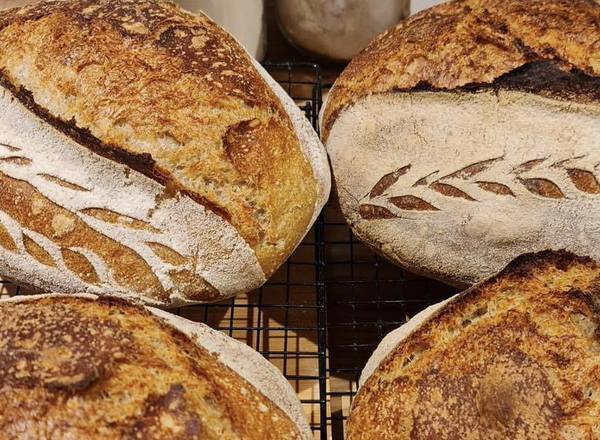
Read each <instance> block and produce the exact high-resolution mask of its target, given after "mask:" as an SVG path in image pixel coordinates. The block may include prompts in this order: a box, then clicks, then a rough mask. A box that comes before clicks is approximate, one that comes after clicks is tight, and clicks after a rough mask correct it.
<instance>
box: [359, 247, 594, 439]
mask: <svg viewBox="0 0 600 440" xmlns="http://www.w3.org/2000/svg"><path fill="white" fill-rule="evenodd" d="M599 335H600V265H599V264H598V263H597V262H594V261H593V260H591V259H589V258H582V257H577V256H575V255H573V254H569V253H567V252H542V253H539V254H529V255H524V256H522V257H519V258H518V259H517V260H515V261H513V262H512V263H511V264H510V265H509V266H508V267H507V268H506V269H505V270H504V271H502V272H501V273H500V274H498V275H497V276H494V277H493V278H491V279H489V280H487V281H485V282H483V283H480V284H478V285H476V286H474V287H473V288H471V289H469V290H467V291H465V292H463V293H462V294H460V295H457V296H455V297H453V298H451V299H450V300H448V301H446V302H444V303H441V304H438V305H435V306H432V307H431V308H429V309H427V310H425V311H423V312H422V313H421V314H419V315H417V316H415V317H414V318H413V319H412V320H410V321H409V322H408V323H407V324H405V325H404V326H402V327H400V328H399V329H397V330H395V331H393V332H391V333H390V334H388V335H387V336H386V337H385V338H384V340H383V341H382V342H381V344H380V345H379V347H378V348H377V349H376V350H375V352H374V353H373V355H372V356H371V358H370V359H369V362H368V363H367V366H366V367H365V369H364V370H363V373H362V376H361V379H360V387H359V391H358V394H357V395H356V397H355V399H354V401H353V404H352V410H351V413H350V416H349V418H348V422H347V438H348V440H357V439H364V440H366V439H386V440H394V439H414V440H418V439H455V438H460V439H470V438H472V439H498V440H500V439H514V440H528V439H559V438H560V439H565V440H575V439H597V438H600V423H598V421H599V420H600V399H599V396H600V337H599Z"/></svg>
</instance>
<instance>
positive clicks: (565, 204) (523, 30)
mask: <svg viewBox="0 0 600 440" xmlns="http://www.w3.org/2000/svg"><path fill="white" fill-rule="evenodd" d="M599 30H600V5H598V4H596V3H593V2H590V1H586V0H576V1H573V2H570V1H560V0H559V1H556V2H547V1H545V0H532V1H531V2H521V1H512V0H509V1H506V2H489V1H471V0H457V1H453V2H449V3H446V4H443V5H439V6H436V7H434V8H431V9H429V10H427V11H424V12H422V13H420V14H417V15H416V16H414V17H411V18H409V19H408V20H407V21H405V22H403V23H401V24H399V25H398V26H397V27H396V28H394V29H392V30H390V31H388V32H387V33H386V34H384V35H382V36H381V37H379V38H378V39H376V40H375V41H374V42H373V43H372V44H371V45H370V46H369V48H367V49H366V50H365V51H364V52H362V53H361V54H360V55H359V56H358V57H357V59H355V60H354V61H353V62H352V63H351V64H350V65H349V67H348V68H347V69H346V70H345V71H344V73H343V74H342V75H341V76H340V78H339V79H338V81H336V84H335V85H334V87H333V89H332V91H331V93H330V96H329V98H328V100H327V104H326V107H325V111H324V113H323V119H322V124H321V125H322V127H323V128H324V134H325V136H324V138H325V139H326V147H327V151H328V153H329V157H330V160H331V165H332V168H333V171H334V176H335V179H336V187H337V190H338V197H339V201H340V207H341V210H342V213H343V214H344V217H345V219H346V220H347V222H348V223H349V224H350V226H351V227H352V230H353V232H354V233H355V234H356V236H357V237H359V238H360V239H362V240H364V241H365V242H367V243H369V245H371V246H372V247H374V248H376V249H378V251H379V252H380V253H382V254H383V255H384V256H386V257H387V258H389V259H390V260H391V261H393V262H394V263H396V264H399V265H401V266H402V267H405V268H406V269H408V270H410V271H412V272H415V273H418V274H422V275H425V276H428V277H432V278H436V279H439V280H441V281H444V282H446V283H448V284H452V285H456V286H461V287H466V286H469V285H472V284H473V283H476V282H479V281H481V280H482V279H485V278H487V277H489V276H491V275H492V274H494V273H496V272H497V271H498V270H500V269H501V268H502V267H504V266H505V265H506V264H508V263H509V262H510V261H511V260H512V259H514V258H515V257H516V256H518V255H521V254H523V253H525V252H535V251H541V250H544V249H567V250H569V251H571V252H574V253H577V254H582V255H590V256H591V257H593V258H600V221H599V219H600V204H599V203H598V198H599V197H600V174H598V172H599V171H600V143H599V139H600V124H599V123H598V122H599V121H600V76H599V74H598V72H597V70H598V62H599V60H598V58H597V54H598V53H600V50H599V49H600V46H599V45H600V43H599V42H600V33H599Z"/></svg>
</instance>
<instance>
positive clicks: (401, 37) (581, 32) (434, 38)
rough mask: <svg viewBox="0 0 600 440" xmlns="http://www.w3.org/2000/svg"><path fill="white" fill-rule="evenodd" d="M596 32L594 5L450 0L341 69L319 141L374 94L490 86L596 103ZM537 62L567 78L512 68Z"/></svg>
mask: <svg viewBox="0 0 600 440" xmlns="http://www.w3.org/2000/svg"><path fill="white" fill-rule="evenodd" d="M599 27H600V5H598V4H597V3H596V2H594V1H592V0H528V1H521V0H505V1H497V2H495V1H489V0H454V1H451V2H448V3H445V4H441V5H438V6H436V7H434V8H431V9H428V10H426V11H423V12H421V13H419V14H416V15H414V16H412V17H410V18H408V19H407V20H404V21H403V22H401V23H400V24H398V25H397V26H396V27H395V28H392V29H390V30H388V31H387V32H385V33H384V34H382V35H380V36H379V37H378V38H376V39H375V40H374V41H373V42H372V43H371V44H370V45H369V46H368V47H367V48H366V49H365V50H364V51H363V52H361V53H360V54H359V55H358V56H356V57H355V58H354V59H353V60H352V62H351V63H350V64H349V65H348V67H347V68H346V70H344V72H343V73H342V75H341V76H340V77H339V78H338V80H337V81H336V84H335V87H334V88H333V90H332V92H331V95H330V97H329V99H328V105H327V108H326V109H325V113H324V117H323V124H324V125H323V128H324V131H323V138H324V139H325V140H326V139H327V137H328V134H329V130H330V129H331V127H332V125H333V123H334V122H335V120H336V118H337V116H338V115H339V114H340V112H341V111H342V110H343V109H344V108H346V107H347V106H349V105H352V104H353V103H355V102H356V101H358V100H359V99H360V98H361V97H364V96H367V95H371V94H377V93H386V92H392V91H411V90H419V89H426V90H432V89H434V90H455V89H458V88H462V87H468V88H470V89H471V90H477V89H479V88H481V87H482V86H484V85H493V86H495V87H509V88H517V89H521V90H527V91H530V92H532V93H540V94H546V95H552V96H558V97H565V96H566V97H573V96H577V97H578V98H579V99H582V100H598V82H597V80H595V79H593V78H590V77H594V78H595V77H598V76H599V75H600V58H599V57H598V53H600V35H599V32H598V29H599ZM543 61H551V62H552V63H553V64H554V65H555V66H559V67H560V68H561V69H563V70H565V71H566V73H564V74H563V76H560V77H558V78H557V76H556V74H555V72H554V70H555V68H554V67H550V68H549V67H547V66H546V67H544V66H542V67H540V66H534V68H533V69H525V70H518V69H520V68H521V67H522V66H525V65H527V64H530V63H536V62H543ZM569 71H572V72H571V73H569ZM513 72H515V74H514V75H513ZM565 84H569V85H568V86H567V87H566V88H565V87H564V86H565Z"/></svg>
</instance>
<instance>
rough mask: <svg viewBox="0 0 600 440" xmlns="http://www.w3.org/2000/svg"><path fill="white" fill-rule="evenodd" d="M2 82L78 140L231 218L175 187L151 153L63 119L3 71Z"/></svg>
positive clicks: (40, 113)
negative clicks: (112, 141)
mask: <svg viewBox="0 0 600 440" xmlns="http://www.w3.org/2000/svg"><path fill="white" fill-rule="evenodd" d="M0 86H2V87H5V88H6V89H7V90H9V91H10V92H11V93H12V94H13V95H14V96H15V97H16V98H17V99H18V100H19V101H20V102H21V103H22V104H23V105H25V106H26V107H27V108H28V109H29V110H30V111H31V112H32V113H34V114H35V115H36V116H38V117H39V118H41V119H43V120H44V121H46V122H47V123H49V124H50V125H52V126H53V127H54V128H56V129H57V130H59V131H61V132H62V133H64V134H65V135H67V136H69V137H70V138H71V139H73V140H74V141H75V142H77V143H79V144H81V145H84V146H85V147H87V148H89V149H90V150H91V151H93V152H94V153H96V154H98V155H99V156H102V157H105V158H107V159H110V160H112V161H114V162H117V163H120V164H124V165H126V166H128V167H130V168H131V169H133V170H135V171H137V172H139V173H142V174H144V175H145V176H147V177H149V178H151V179H153V180H155V181H157V182H158V183H160V184H162V185H164V186H165V187H167V186H168V187H169V188H171V189H174V190H175V191H176V192H180V193H182V194H185V195H187V196H188V197H190V198H191V199H193V200H194V201H196V202H197V203H199V204H201V205H203V206H204V207H205V208H206V209H208V210H209V211H212V212H213V213H215V214H217V215H218V216H219V217H221V218H223V219H225V220H227V221H230V220H231V214H229V212H228V211H227V210H226V209H225V208H224V207H222V206H219V205H217V204H216V203H214V202H212V201H210V200H208V199H207V198H205V197H203V196H201V195H200V194H196V193H193V192H191V191H187V190H183V189H180V188H177V187H175V188H174V185H173V182H175V181H176V180H175V178H174V177H173V176H172V175H171V173H170V172H168V171H167V170H165V169H163V168H161V167H159V166H158V165H157V164H156V161H155V160H154V158H153V157H152V155H151V154H149V153H140V154H137V153H132V152H130V151H127V150H125V149H123V148H122V147H120V146H118V145H114V144H107V143H104V142H102V141H101V140H100V139H98V138H97V137H95V136H94V135H92V134H91V133H90V131H89V130H88V129H86V128H81V127H79V126H77V124H76V123H75V121H73V120H71V121H63V120H62V119H59V118H56V117H54V116H52V115H51V114H50V112H48V111H47V110H46V109H44V108H42V107H41V106H39V105H38V104H37V103H36V102H35V99H34V98H33V95H32V93H31V92H30V91H28V90H26V89H25V88H23V87H19V88H18V89H17V88H15V87H14V85H13V84H12V83H11V82H10V81H9V80H8V78H7V77H6V75H5V74H4V73H3V72H2V71H0Z"/></svg>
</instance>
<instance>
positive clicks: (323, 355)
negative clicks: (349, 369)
mask: <svg viewBox="0 0 600 440" xmlns="http://www.w3.org/2000/svg"><path fill="white" fill-rule="evenodd" d="M265 67H266V69H267V70H268V71H269V73H270V74H271V76H273V78H275V79H276V80H277V81H278V82H279V84H281V86H282V87H283V88H284V89H285V90H286V92H287V93H288V94H289V95H290V96H291V97H292V98H293V99H294V101H295V102H296V103H297V104H298V106H299V107H300V109H301V110H302V111H304V113H305V114H306V117H307V118H308V119H309V121H310V122H311V124H312V126H313V127H314V128H315V129H316V130H317V131H318V116H319V110H320V108H321V104H322V86H321V75H320V69H319V66H317V65H315V64H309V63H289V62H286V63H265ZM322 236H323V218H322V216H321V217H319V218H318V220H317V222H316V223H315V225H314V226H313V228H312V229H311V231H310V232H309V233H308V235H307V236H306V238H305V239H304V240H303V242H302V243H301V244H300V246H299V247H298V249H296V251H295V252H294V254H293V255H292V256H291V257H290V258H289V260H288V261H287V262H286V263H285V264H284V265H283V266H282V267H281V268H280V269H279V270H278V271H277V272H276V273H275V274H274V275H273V277H271V279H269V281H268V282H267V283H266V284H265V285H264V286H263V287H262V288H260V289H258V290H257V291H255V292H252V293H250V294H247V295H239V296H237V297H235V298H233V299H231V300H228V301H225V302H222V303H216V304H208V305H202V306H191V307H185V308H181V309H179V310H178V312H179V314H180V315H181V316H184V317H186V318H189V319H192V320H196V321H202V322H205V323H207V324H208V325H210V326H211V327H213V328H216V329H218V330H221V331H223V332H225V333H227V334H228V335H229V336H232V337H234V338H236V339H238V340H242V341H244V342H246V343H247V344H248V345H250V346H252V347H253V348H254V349H256V350H257V351H259V352H260V353H261V354H262V355H263V356H265V357H266V358H267V359H269V360H270V361H271V362H272V363H274V364H275V365H276V366H277V367H279V369H280V370H281V371H282V372H283V374H284V375H285V376H286V377H287V379H288V380H289V381H290V383H291V384H292V387H293V388H294V389H295V390H296V391H297V392H298V394H299V397H300V401H301V402H302V404H303V406H304V408H305V413H306V415H307V417H309V420H310V425H311V428H312V430H313V433H314V437H315V438H319V439H326V438H327V395H326V391H327V351H326V350H327V349H326V342H327V339H326V323H327V318H326V302H327V300H326V294H325V286H324V281H323V273H324V272H323V270H324V247H323V244H324V241H323V238H322Z"/></svg>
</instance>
